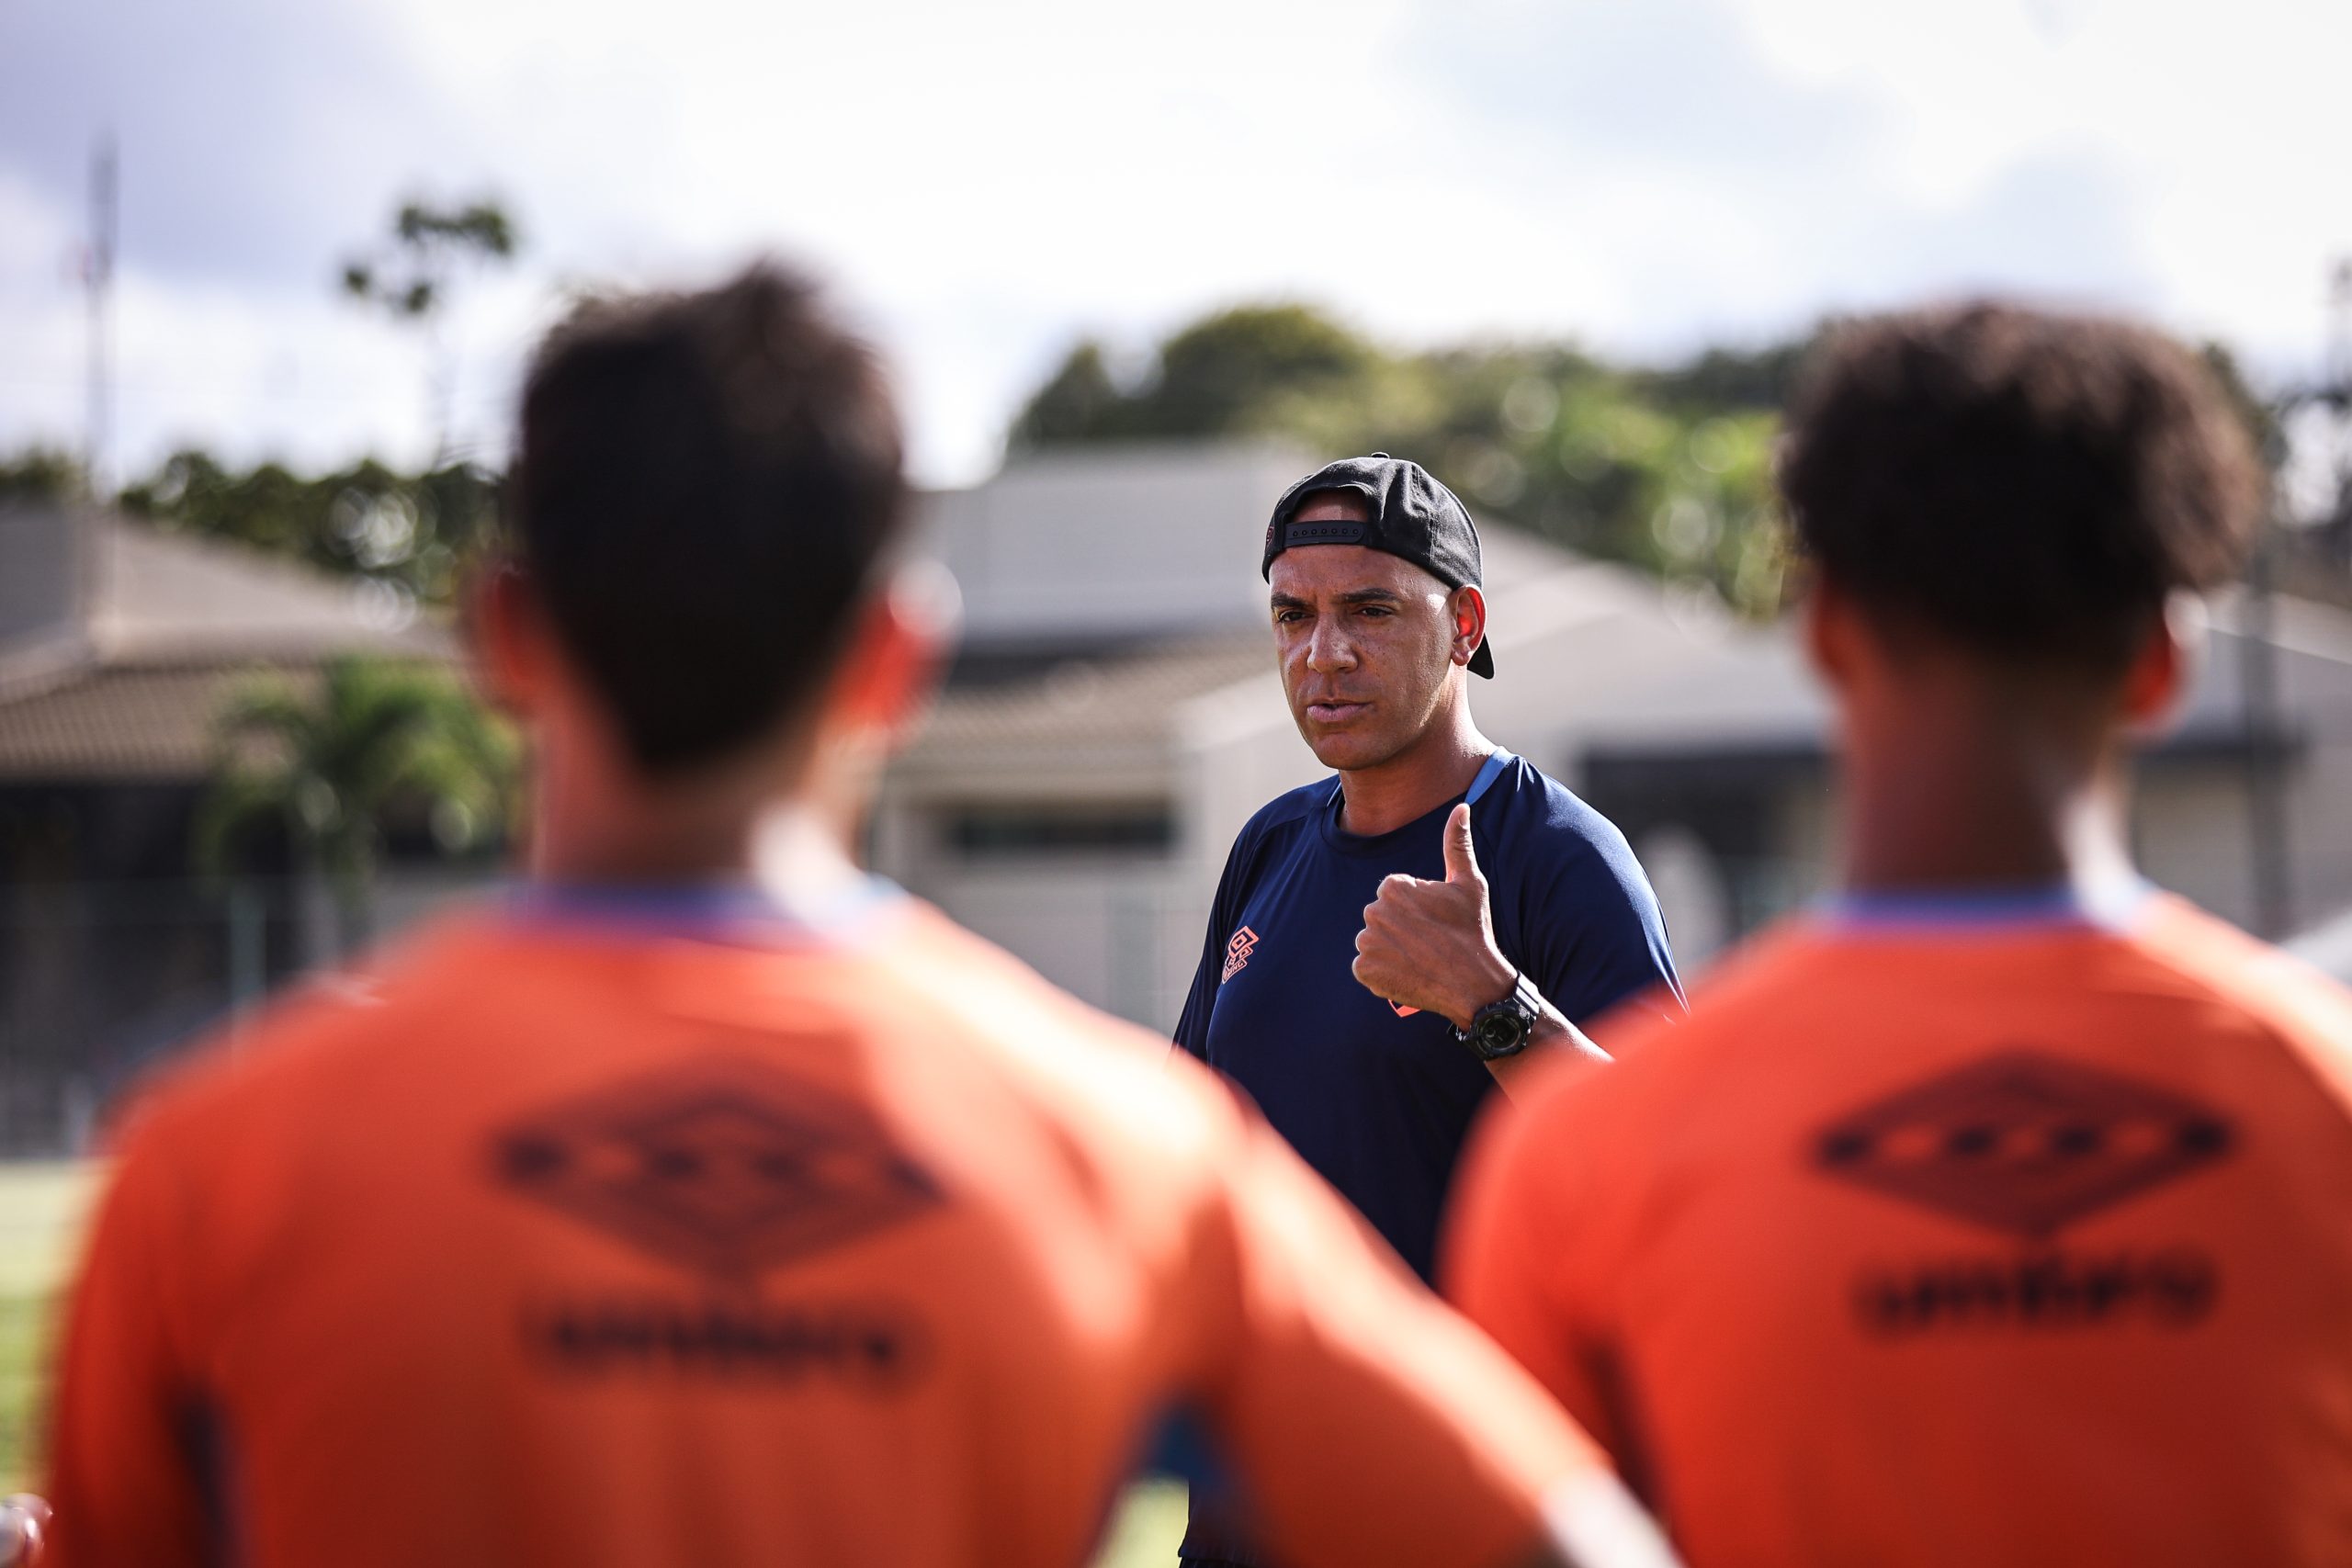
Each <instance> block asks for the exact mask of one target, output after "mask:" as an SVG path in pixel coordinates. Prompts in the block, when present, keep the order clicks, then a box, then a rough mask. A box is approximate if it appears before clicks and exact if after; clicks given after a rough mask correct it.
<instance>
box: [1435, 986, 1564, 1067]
mask: <svg viewBox="0 0 2352 1568" xmlns="http://www.w3.org/2000/svg"><path fill="white" fill-rule="evenodd" d="M1543 1016H1544V999H1543V998H1542V997H1540V996H1538V995H1537V994H1536V990H1535V987H1533V986H1532V985H1531V984H1529V983H1528V979H1527V976H1524V975H1513V976H1511V977H1510V990H1509V991H1508V992H1506V993H1505V994H1504V996H1503V999H1502V1000H1500V1001H1498V1002H1488V1003H1487V1005H1486V1006H1485V1007H1482V1008H1480V1009H1479V1010H1477V1011H1476V1013H1475V1014H1473V1015H1472V1016H1471V1019H1470V1027H1469V1028H1467V1029H1457V1030H1455V1031H1454V1032H1453V1037H1454V1038H1455V1039H1456V1040H1459V1041H1461V1042H1462V1043H1464V1045H1467V1046H1468V1047H1470V1054H1471V1055H1474V1056H1476V1057H1477V1058H1478V1060H1480V1061H1482V1062H1492V1061H1498V1060H1499V1059H1500V1058H1502V1057H1504V1056H1516V1055H1519V1054H1520V1053H1521V1051H1524V1050H1526V1049H1527V1038H1528V1036H1529V1035H1531V1034H1532V1033H1534V1032H1535V1021H1536V1020H1537V1019H1539V1018H1541V1017H1543Z"/></svg>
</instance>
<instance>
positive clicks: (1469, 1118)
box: [1176, 452, 1682, 1564]
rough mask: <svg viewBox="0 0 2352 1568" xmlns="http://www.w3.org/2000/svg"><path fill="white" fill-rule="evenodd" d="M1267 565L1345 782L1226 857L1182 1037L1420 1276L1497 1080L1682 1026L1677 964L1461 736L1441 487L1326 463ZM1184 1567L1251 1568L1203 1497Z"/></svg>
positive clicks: (1650, 929) (1455, 615) (1304, 488)
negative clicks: (1631, 1020)
mask: <svg viewBox="0 0 2352 1568" xmlns="http://www.w3.org/2000/svg"><path fill="white" fill-rule="evenodd" d="M1261 571H1262V574H1263V575H1264V576H1265V578H1266V580H1267V582H1268V584H1269V586H1270V587H1271V589H1272V593H1271V604H1272V614H1273V627H1274V648H1275V652H1276V654H1277V656H1278V657H1279V659H1280V661H1281V666H1282V677H1283V691H1284V693H1285V694H1287V696H1288V697H1289V700H1290V706H1291V713H1292V716H1294V717H1295V719H1296V720H1297V723H1298V732H1299V734H1300V735H1301V736H1303V737H1304V738H1305V739H1306V744H1307V745H1308V746H1309V747H1310V748H1311V749H1313V750H1314V752H1315V755H1316V757H1317V760H1319V761H1322V762H1323V763H1325V764H1326V765H1327V766H1329V767H1330V768H1332V769H1334V770H1335V771H1336V772H1337V773H1338V777H1336V778H1329V779H1324V780H1322V781H1320V782H1318V783H1316V784H1308V785H1306V787H1305V788H1303V789H1295V790H1293V791H1291V792H1290V793H1289V794H1288V795H1283V796H1281V797H1280V798H1278V799H1276V800H1274V801H1273V802H1272V803H1271V804H1269V805H1268V806H1267V807H1264V808H1263V809H1262V810H1261V811H1260V812H1259V813H1258V814H1257V815H1256V816H1255V817H1253V818H1250V823H1249V825H1248V826H1247V827H1245V828H1243V829H1241V835H1240V837H1239V838H1238V839H1236V840H1234V844H1233V851H1232V853H1231V854H1230V855H1229V856H1228V857H1227V861H1226V865H1225V875H1224V876H1223V878H1222V879H1221V880H1220V881H1219V882H1218V884H1217V890H1216V904H1215V906H1214V907H1213V908H1212V910H1211V912H1210V915H1209V929H1208V939H1207V941H1206V942H1205V943H1204V947H1203V949H1202V953H1201V966H1200V971H1199V973H1198V974H1197V975H1195V976H1193V988H1192V993H1191V995H1190V996H1189V997H1188V998H1186V999H1185V1003H1184V1013H1183V1018H1182V1021H1180V1022H1179V1023H1178V1024H1177V1026H1176V1042H1177V1043H1178V1044H1180V1045H1182V1047H1183V1048H1184V1049H1185V1050H1187V1051H1190V1052H1191V1053H1193V1055H1196V1056H1199V1057H1202V1058H1203V1059H1204V1060H1205V1061H1207V1062H1208V1063H1209V1065H1210V1066H1214V1067H1216V1068H1217V1069H1218V1070H1219V1071H1220V1072H1223V1073H1224V1074H1226V1075H1227V1077H1230V1078H1232V1079H1233V1080H1234V1081H1235V1082H1237V1083H1238V1084H1239V1085H1240V1086H1241V1087H1242V1088H1243V1089H1246V1090H1248V1091H1249V1093H1250V1095H1251V1096H1252V1097H1253V1098H1254V1099H1255V1100H1257V1102H1258V1104H1259V1106H1260V1108H1261V1110H1262V1111H1264V1112H1265V1116H1266V1119H1267V1120H1268V1121H1269V1122H1272V1124H1273V1126H1274V1127H1275V1128H1276V1129H1277V1130H1278V1131H1280V1132H1281V1133H1282V1134H1283V1136H1284V1137H1286V1138H1288V1139H1289V1140H1290V1142H1291V1144H1292V1145H1293V1146H1295V1148H1296V1149H1297V1150H1298V1152H1299V1153H1300V1154H1301V1155H1303V1156H1306V1161H1307V1163H1308V1164H1310V1165H1312V1166H1313V1167H1314V1168H1316V1169H1317V1171H1319V1172H1321V1173H1322V1175H1323V1177H1324V1179H1326V1180H1328V1181H1329V1182H1330V1183H1331V1185H1332V1186H1334V1187H1336V1188H1338V1189H1339V1190H1340V1192H1341V1193H1342V1194H1344V1195H1345V1196H1346V1197H1347V1198H1348V1199H1349V1201H1351V1202H1353V1203H1354V1204H1355V1206H1356V1207H1357V1209H1359V1210H1360V1211H1362V1212H1363V1215H1364V1217H1365V1218H1366V1219H1368V1220H1370V1221H1371V1222H1372V1224H1373V1225H1374V1227H1375V1228H1376V1229H1377V1230H1378V1231H1379V1232H1380V1233H1381V1235H1384V1236H1385V1237H1387V1238H1388V1242H1389V1244H1390V1245H1391V1246H1393V1247H1396V1249H1397V1252H1398V1253H1399V1254H1400V1255H1401V1256H1402V1257H1403V1258H1404V1259H1405V1261H1406V1262H1407V1263H1408V1264H1410V1265H1411V1266H1412V1267H1413V1269H1415V1271H1417V1272H1418V1273H1419V1274H1420V1275H1421V1277H1422V1278H1423V1279H1428V1278H1430V1275H1431V1273H1432V1271H1433V1270H1434V1268H1435V1261H1436V1260H1435V1253H1436V1249H1437V1231H1438V1219H1439V1216H1440V1214H1441V1213H1442V1212H1443V1209H1444V1203H1445V1196H1446V1189H1447V1187H1448V1185H1449V1183H1450V1182H1451V1181H1452V1179H1453V1167H1454V1162H1455V1159H1456V1158H1457V1156H1459V1155H1460V1154H1461V1151H1462V1145H1463V1141H1464V1137H1465V1136H1466V1135H1467V1134H1468V1133H1469V1130H1470V1126H1471V1123H1472V1122H1473V1120H1474V1119H1475V1118H1476V1114H1477V1111H1478V1109H1479V1106H1480V1103H1481V1102H1482V1101H1483V1100H1485V1099H1486V1096H1487V1093H1488V1091H1489V1090H1490V1089H1493V1088H1494V1086H1495V1084H1496V1082H1497V1080H1498V1079H1499V1080H1500V1081H1501V1082H1502V1083H1503V1084H1504V1085H1506V1086H1508V1085H1509V1083H1510V1077H1511V1075H1512V1074H1513V1073H1515V1072H1516V1071H1518V1070H1519V1069H1520V1068H1521V1066H1524V1065H1525V1064H1526V1063H1527V1062H1528V1061H1529V1060H1530V1059H1531V1058H1532V1057H1534V1056H1536V1055H1540V1054H1544V1053H1550V1052H1556V1051H1579V1052H1585V1053H1588V1054H1590V1055H1594V1056H1599V1055H1600V1051H1599V1049H1598V1048H1597V1047H1595V1046H1594V1045H1593V1043H1591V1041H1589V1039H1587V1038H1586V1036H1585V1035H1584V1033H1583V1032H1582V1031H1581V1030H1579V1029H1578V1027H1577V1024H1578V1023H1579V1022H1587V1021H1591V1020H1593V1019H1595V1018H1597V1017H1599V1016H1600V1014H1601V1013H1603V1012H1605V1011H1607V1010H1609V1009H1610V1008H1611V1007H1613V1006H1615V1005H1616V1004H1617V1003H1619V1002H1621V1001H1624V1000H1625V999H1626V998H1633V997H1644V998H1645V1001H1644V1002H1643V1003H1642V1004H1641V1005H1645V1006H1649V1007H1653V1008H1657V1009H1659V1010H1667V1011H1674V1012H1679V1010H1680V1009H1681V1006H1682V998H1681V993H1680V990H1679V986H1678V982H1677V980H1676V978H1675V973H1674V960H1673V957H1672V955H1671V954H1670V953H1668V948H1667V940H1666V925H1665V922H1664V920H1663V919H1660V917H1659V915H1658V908H1657V897H1656V896H1655V895H1653V894H1652V893H1651V891H1650V886H1649V881H1648V879H1647V878H1646V877H1645V876H1644V875H1643V874H1642V868H1641V866H1640V864H1639V863H1636V862H1635V860H1634V853H1633V851H1632V850H1631V849H1630V848H1628V847H1627V845H1626V843H1625V839H1624V835H1623V834H1622V833H1620V832H1618V831H1617V829H1616V828H1615V827H1613V826H1612V825H1611V823H1610V822H1609V821H1608V819H1607V818H1603V817H1602V816H1601V815H1600V813H1599V812H1597V811H1595V810H1593V809H1592V807H1589V806H1587V805H1586V804H1585V803H1584V802H1583V801H1581V800H1578V799H1577V797H1576V796H1575V795H1571V794H1570V793H1568V791H1567V790H1566V788H1565V787H1564V786H1562V785H1561V784H1558V783H1556V782H1555V781H1554V780H1552V779H1549V778H1546V777H1545V776H1544V774H1543V773H1539V772H1538V771H1537V770H1536V768H1535V766H1534V765H1533V764H1532V763H1531V762H1529V761H1527V760H1526V759H1524V758H1521V757H1514V756H1512V755H1511V754H1510V753H1509V752H1507V751H1504V750H1501V749H1500V748H1498V747H1497V746H1496V745H1495V744H1494V743H1493V742H1491V741H1489V740H1488V739H1486V737H1484V736H1482V735H1480V734H1479V733H1478V727H1477V725H1476V722H1474V721H1473V719H1472V718H1471V716H1470V692H1469V677H1470V676H1471V675H1473V674H1476V675H1485V676H1490V675H1492V674H1493V673H1494V655H1493V654H1492V652H1491V651H1489V649H1487V645H1486V636H1487V601H1486V595H1485V594H1484V593H1483V592H1481V590H1480V587H1479V583H1480V579H1481V569H1480V563H1479V552H1478V536H1477V532H1476V529H1475V528H1474V527H1473V526H1472V525H1471V522H1470V515H1469V513H1468V512H1467V511H1465V510H1464V507H1463V505H1462V503H1461V502H1459V501H1457V500H1456V499H1455V498H1454V496H1453V492H1452V491H1448V490H1447V489H1446V488H1445V487H1444V486H1443V485H1442V484H1440V483H1438V481H1437V480H1436V479H1433V478H1431V477H1430V474H1429V473H1428V472H1427V471H1426V470H1425V469H1423V468H1421V467H1420V466H1419V464H1416V463H1410V462H1406V461H1403V460H1401V459H1398V458H1396V457H1390V456H1388V455H1387V454H1386V453H1385V452H1376V453H1374V454H1373V455H1372V456H1371V457H1351V458H1347V459H1343V460H1342V461H1340V462H1336V463H1332V464H1329V466H1327V467H1325V468H1320V469H1318V470H1317V471H1316V472H1315V473H1313V474H1310V475H1308V476H1307V477H1306V479H1301V480H1299V481H1298V482H1297V483H1296V484H1295V485H1293V486H1292V487H1291V488H1290V490H1289V491H1286V492H1285V493H1284V494H1283V498H1282V500H1281V501H1280V502H1276V504H1275V506H1274V513H1273V518H1272V521H1271V522H1270V523H1269V524H1268V525H1267V528H1266V545H1265V558H1264V560H1263V562H1262V565H1261ZM1474 823H1475V828H1474ZM1182 1557H1183V1561H1184V1562H1186V1563H1188V1564H1192V1563H1199V1564H1208V1563H1243V1564H1246V1563H1250V1562H1253V1561H1257V1560H1258V1559H1257V1557H1256V1555H1255V1554H1254V1553H1253V1551H1251V1550H1250V1548H1249V1547H1248V1546H1247V1545H1246V1544H1245V1542H1244V1539H1243V1538H1242V1536H1241V1535H1240V1534H1239V1533H1238V1531H1237V1528H1236V1523H1235V1521H1234V1520H1233V1519H1232V1518H1231V1517H1229V1516H1228V1513H1227V1508H1226V1507H1225V1506H1222V1505H1216V1506H1210V1505H1206V1504H1205V1503H1204V1505H1203V1506H1195V1508H1194V1510H1193V1524H1192V1528H1191V1529H1190V1530H1189V1531H1188V1532H1187V1533H1186V1536H1185V1540H1184V1544H1183V1547H1182Z"/></svg>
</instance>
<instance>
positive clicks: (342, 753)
mask: <svg viewBox="0 0 2352 1568" xmlns="http://www.w3.org/2000/svg"><path fill="white" fill-rule="evenodd" d="M214 728H215V734H216V739H217V741H218V755H217V756H216V759H215V761H214V765H213V770H212V776H211V780H210V783H209V785H208V787H207V789H206V791H205V795H204V797H203V799H202V802H201V804H200V805H199V807H198V813H197V821H196V829H195V836H194V846H193V848H194V855H195V859H196V863H197V866H198V870H200V871H202V872H204V873H206V874H210V875H216V876H217V875H227V874H232V873H234V872H235V871H236V870H238V869H239V868H240V866H241V865H242V863H243V858H244V855H245V852H247V851H248V850H249V849H250V848H251V847H252V846H253V843H254V840H255V839H256V838H276V839H277V840H279V841H281V842H283V843H284V844H286V845H287V846H288V848H290V850H291V851H292V858H293V860H294V863H295V865H296V867H297V870H298V873H299V874H300V876H301V877H302V878H303V879H304V881H305V882H307V883H310V884H311V885H312V886H314V887H315V888H317V889H321V890H328V891H331V892H332V894H333V896H334V906H335V908H334V914H335V915H336V916H339V919H330V918H325V917H324V916H323V914H322V913H321V912H314V913H312V914H311V915H310V916H309V917H307V918H306V920H305V924H306V926H308V927H310V928H311V941H310V946H311V952H310V953H309V954H308V956H309V958H310V959H311V960H312V961H314V962H315V961H320V960H322V959H324V958H326V957H329V956H331V955H333V954H334V953H337V952H340V951H342V950H343V949H344V947H345V945H346V944H347V943H348V942H351V941H353V940H355V939H357V938H360V937H364V936H365V935H366V928H367V925H368V911H369V903H370V899H371V897H372V893H373V887H374V881H375V873H376V866H377V863H378V861H379V858H380V856H381V854H382V851H383V842H384V839H385V836H386V834H387V832H388V831H389V830H390V829H391V828H392V827H393V826H394V825H396V824H397V823H399V822H400V821H401V820H402V819H403V818H409V819H414V820H417V821H421V822H423V823H424V825H425V826H426V827H427V828H428V829H429V830H430V832H431V835H432V838H433V840H434V841H435V844H436V846H437V847H438V848H439V849H440V850H441V851H443V852H445V853H453V854H454V853H462V852H466V851H469V850H475V849H479V848H481V847H482V846H483V845H485V844H494V843H496V842H498V841H499V840H500V838H501V836H502V835H503V832H504V830H505V829H506V826H507V822H508V819H509V818H511V816H512V814H513V811H514V809H515V801H516V799H517V798H518V780H519V778H520V771H521V762H520V755H521V753H520V747H519V744H518V742H517V740H516V739H515V735H514V733H513V731H512V730H511V729H510V728H508V727H507V726H506V725H505V724H503V722H502V721H500V720H499V719H498V718H497V717H496V716H493V715H492V714H491V713H490V711H489V710H488V709H486V708H484V707H483V706H482V705H481V703H479V702H477V701H476V700H475V699H474V697H473V695H472V694H470V693H469V692H468V691H467V689H466V687H465V685H464V683H463V682H460V681H459V680H458V676H457V674H456V673H455V672H454V671H450V670H447V669H446V668H443V667H441V666H438V665H434V664H418V663H407V662H402V661H399V660H386V659H379V658H367V657H359V656H351V657H345V658H343V659H338V660H334V661H333V662H331V663H329V664H328V665H327V667H326V669H325V671H323V673H322V675H321V676H320V677H319V679H318V680H317V681H316V682H300V681H298V680H296V679H295V678H293V677H291V676H288V675H285V674H278V673H264V674H257V675H255V676H254V677H253V678H252V679H251V680H250V681H249V682H246V683H245V684H244V685H243V686H242V687H241V688H239V689H238V690H236V691H235V692H233V693H232V694H231V695H230V697H229V699H228V700H227V702H226V703H225V704H224V705H223V706H222V708H221V711H220V713H219V714H218V715H216V716H215V717H214ZM330 927H333V928H335V929H329V928H330Z"/></svg>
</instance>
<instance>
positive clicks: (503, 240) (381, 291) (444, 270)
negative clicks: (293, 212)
mask: <svg viewBox="0 0 2352 1568" xmlns="http://www.w3.org/2000/svg"><path fill="white" fill-rule="evenodd" d="M516 243H517V240H516V234H515V220H514V219H513V218H512V217H510V216H509V215H508V213H507V211H506V209H505V208H504V207H503V206H502V205H500V204H499V203H498V202H497V201H496V200H494V199H489V198H484V199H482V200H479V201H471V202H466V203H463V204H452V205H450V206H447V207H436V206H435V205H433V204H432V203H430V202H425V201H408V202H403V203H402V204H401V209H400V210H399V211H398V212H396V213H394V214H393V216H392V231H391V234H390V237H389V238H388V239H387V240H386V241H385V242H384V243H382V244H381V245H380V246H379V248H378V249H377V250H376V252H374V253H373V254H368V255H364V256H356V257H354V258H352V259H350V260H348V261H346V262H345V263H344V265H343V290H344V292H345V294H347V295H349V296H350V297H351V298H352V299H357V300H360V301H362V302H364V303H366V304H368V305H372V306H374V307H376V308H377V309H379V310H384V311H386V312H388V313H389V314H390V316H391V317H392V319H393V320H395V321H401V322H405V323H409V324H412V325H413V326H415V327H416V328H417V329H418V330H419V332H420V333H422V334H423V335H424V344H425V355H426V373H425V375H426V379H425V414H426V418H427V420H428V422H429V424H430V427H431V429H432V431H433V461H432V464H431V466H432V467H433V468H440V467H441V466H442V465H443V464H444V463H446V462H447V460H448V456H449V413H450V409H451V407H452V406H453V404H454V400H455V398H456V395H457V368H458V367H457V356H456V355H455V353H454V352H453V351H452V347H451V344H450V343H449V340H448V336H447V332H446V331H445V330H444V325H443V323H444V321H445V319H446V316H447V309H448V304H449V297H450V293H451V291H452V289H453V288H455V287H456V284H457V280H458V276H459V275H460V274H461V273H462V272H464V271H466V270H468V269H469V268H479V267H481V266H484V265H489V264H492V263H494V262H505V261H511V260H512V259H513V258H514V255H515V248H516Z"/></svg>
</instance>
